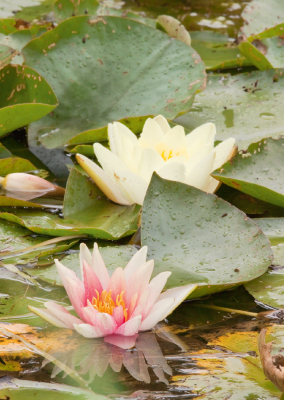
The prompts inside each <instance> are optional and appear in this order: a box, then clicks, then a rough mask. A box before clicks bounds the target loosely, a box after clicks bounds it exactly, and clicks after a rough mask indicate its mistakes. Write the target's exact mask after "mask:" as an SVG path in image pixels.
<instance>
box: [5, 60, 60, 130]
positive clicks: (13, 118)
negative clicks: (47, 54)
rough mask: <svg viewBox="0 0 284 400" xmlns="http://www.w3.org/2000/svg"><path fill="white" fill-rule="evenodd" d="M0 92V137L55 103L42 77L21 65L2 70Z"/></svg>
mask: <svg viewBox="0 0 284 400" xmlns="http://www.w3.org/2000/svg"><path fill="white" fill-rule="evenodd" d="M0 92H1V98H0V137H2V136H4V135H6V134H7V133H9V132H11V131H13V130H14V129H17V128H20V127H22V126H25V125H27V124H29V123H31V122H32V121H35V120H37V119H40V118H42V117H43V116H44V115H46V114H47V113H49V112H51V111H52V110H53V109H54V108H55V107H56V106H57V104H58V103H57V99H56V96H55V94H54V93H53V91H52V89H51V87H50V86H49V84H48V83H47V82H46V81H45V79H44V78H42V77H41V76H40V75H39V74H38V73H37V72H36V71H34V70H33V69H31V68H29V67H22V66H20V65H7V66H6V67H4V68H3V69H2V70H1V73H0Z"/></svg>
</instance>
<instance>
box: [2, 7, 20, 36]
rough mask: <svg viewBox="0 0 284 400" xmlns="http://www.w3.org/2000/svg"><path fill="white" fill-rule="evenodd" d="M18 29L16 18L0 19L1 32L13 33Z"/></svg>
mask: <svg viewBox="0 0 284 400" xmlns="http://www.w3.org/2000/svg"><path fill="white" fill-rule="evenodd" d="M0 9H1V6H0ZM16 31H17V28H16V27H15V20H14V19H13V18H6V19H0V33H4V34H5V35H9V33H13V32H16Z"/></svg>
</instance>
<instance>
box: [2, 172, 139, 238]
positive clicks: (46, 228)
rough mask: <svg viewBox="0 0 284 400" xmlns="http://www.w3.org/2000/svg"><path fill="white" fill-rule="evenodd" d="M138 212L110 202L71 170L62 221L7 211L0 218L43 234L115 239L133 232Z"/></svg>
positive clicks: (37, 213)
mask: <svg viewBox="0 0 284 400" xmlns="http://www.w3.org/2000/svg"><path fill="white" fill-rule="evenodd" d="M140 209H141V207H140V206H138V205H135V204H134V205H133V206H130V207H127V206H120V205H118V204H114V203H112V202H111V201H109V200H108V199H107V198H106V197H105V196H104V194H103V193H102V192H101V191H100V190H99V189H98V187H97V186H96V185H95V184H94V183H93V182H92V181H91V180H90V179H89V178H88V177H87V176H85V175H84V174H81V173H80V172H79V171H77V170H75V169H74V170H72V171H71V173H70V176H69V179H68V182H67V187H66V193H65V198H64V206H63V210H64V211H63V212H64V218H63V219H62V218H60V217H59V216H58V215H56V214H51V213H47V212H45V211H36V210H28V209H27V210H20V209H16V210H11V209H8V208H6V211H4V212H1V213H0V218H2V219H5V220H8V221H12V222H15V223H17V224H20V225H21V226H24V227H26V228H28V229H29V230H31V231H32V232H35V233H40V234H43V235H50V236H69V235H74V234H86V235H89V236H91V237H95V238H98V239H107V240H117V239H120V238H122V237H124V236H129V235H132V234H134V233H135V232H136V230H137V228H138V227H137V223H138V221H137V220H138V215H139V212H140Z"/></svg>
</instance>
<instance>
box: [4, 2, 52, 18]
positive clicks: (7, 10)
mask: <svg viewBox="0 0 284 400" xmlns="http://www.w3.org/2000/svg"><path fill="white" fill-rule="evenodd" d="M48 2H49V3H50V4H52V0H20V1H18V0H13V1H5V0H4V1H1V2H0V18H6V21H7V20H8V21H11V19H10V18H9V17H15V12H17V18H22V19H28V20H29V21H31V20H34V19H35V18H36V17H37V13H36V10H37V9H38V8H39V9H40V8H41V3H43V4H44V3H48ZM44 8H46V6H45V7H44V6H43V9H44ZM33 9H35V11H34V12H32V10H33ZM25 16H28V17H29V18H25Z"/></svg>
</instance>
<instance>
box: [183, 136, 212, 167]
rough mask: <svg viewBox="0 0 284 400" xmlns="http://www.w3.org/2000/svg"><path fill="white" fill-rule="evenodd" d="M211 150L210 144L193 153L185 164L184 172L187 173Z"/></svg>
mask: <svg viewBox="0 0 284 400" xmlns="http://www.w3.org/2000/svg"><path fill="white" fill-rule="evenodd" d="M212 150H213V145H212V144H209V143H208V144H206V145H205V146H203V147H201V148H200V149H199V150H197V152H196V153H194V154H193V155H192V156H191V157H190V158H189V160H188V161H187V162H186V164H185V168H186V172H187V173H189V172H190V171H191V170H192V168H193V167H195V165H196V164H197V163H199V162H200V161H201V160H202V159H203V158H204V157H206V156H207V154H209V153H210V152H211V151H212Z"/></svg>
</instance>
